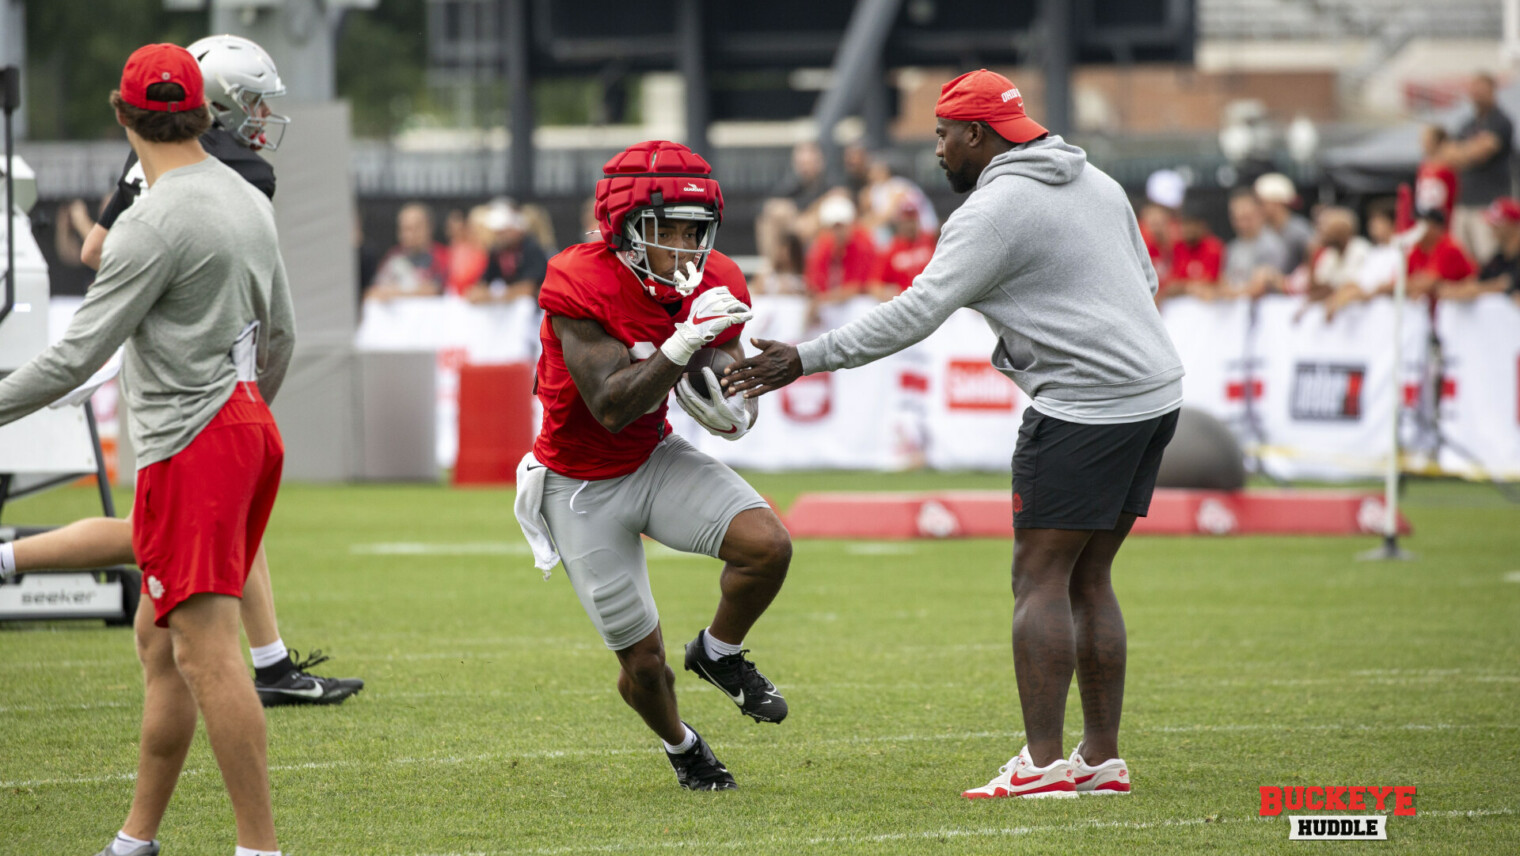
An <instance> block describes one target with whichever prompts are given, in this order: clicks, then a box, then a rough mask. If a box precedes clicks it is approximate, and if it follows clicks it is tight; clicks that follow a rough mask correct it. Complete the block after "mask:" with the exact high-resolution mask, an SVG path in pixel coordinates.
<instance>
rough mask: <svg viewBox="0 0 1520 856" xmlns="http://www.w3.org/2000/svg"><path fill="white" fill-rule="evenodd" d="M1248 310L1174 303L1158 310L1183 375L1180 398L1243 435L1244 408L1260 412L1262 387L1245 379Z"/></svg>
mask: <svg viewBox="0 0 1520 856" xmlns="http://www.w3.org/2000/svg"><path fill="white" fill-rule="evenodd" d="M1250 311H1251V305H1250V304H1249V303H1248V302H1246V301H1244V300H1229V301H1223V302H1212V301H1202V300H1194V299H1192V298H1176V299H1173V300H1168V301H1167V302H1166V303H1164V304H1162V312H1161V320H1162V322H1163V323H1164V324H1166V331H1167V332H1168V333H1170V334H1171V337H1172V345H1173V346H1174V347H1176V349H1177V354H1178V356H1180V357H1182V366H1183V369H1185V370H1186V372H1187V374H1186V375H1184V376H1183V378H1182V398H1183V401H1184V402H1186V404H1187V406H1188V407H1193V408H1197V409H1199V410H1202V411H1204V412H1205V413H1209V414H1212V415H1213V416H1215V417H1216V418H1218V419H1220V420H1221V421H1223V422H1224V423H1225V424H1226V425H1228V426H1230V428H1231V430H1233V431H1234V432H1235V434H1236V436H1239V437H1243V436H1245V435H1246V423H1247V415H1248V410H1247V408H1248V407H1257V406H1259V403H1260V399H1261V389H1262V385H1261V381H1260V379H1259V378H1257V379H1254V380H1248V378H1247V371H1246V369H1247V366H1248V362H1247V353H1246V331H1247V330H1249V329H1250V324H1251V318H1250Z"/></svg>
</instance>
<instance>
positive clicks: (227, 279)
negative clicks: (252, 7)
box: [0, 44, 295, 856]
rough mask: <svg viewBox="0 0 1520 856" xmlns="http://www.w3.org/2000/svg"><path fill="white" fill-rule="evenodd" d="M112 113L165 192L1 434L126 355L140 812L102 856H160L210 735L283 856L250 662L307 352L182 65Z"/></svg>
mask: <svg viewBox="0 0 1520 856" xmlns="http://www.w3.org/2000/svg"><path fill="white" fill-rule="evenodd" d="M111 103H112V105H113V106H114V107H115V108H116V120H117V122H118V123H119V124H121V125H122V126H123V127H125V128H126V130H127V139H128V140H129V141H130V142H131V144H132V149H133V150H134V151H135V152H136V153H137V156H138V158H139V160H140V162H141V164H142V167H143V174H144V177H145V180H146V182H147V184H148V185H149V186H150V187H152V188H153V192H152V193H151V194H150V195H149V196H148V197H147V198H146V199H144V200H142V201H139V202H138V203H137V204H136V205H133V206H132V207H131V208H130V209H128V210H127V212H126V213H124V214H122V215H121V218H120V219H118V220H117V221H116V225H115V227H114V228H112V229H111V231H110V235H109V236H108V237H107V238H106V240H105V244H104V246H103V249H102V257H101V258H102V262H101V266H100V275H99V277H97V278H96V280H95V284H94V285H93V286H92V287H91V288H90V291H89V294H87V295H86V296H85V300H84V303H83V304H82V305H81V306H80V307H79V311H78V312H77V313H76V314H75V315H74V318H73V320H72V321H71V322H70V323H69V328H68V330H67V332H66V333H65V334H64V336H63V338H62V339H61V340H60V341H59V342H58V343H57V344H55V345H53V346H52V347H50V348H48V349H47V350H46V351H44V352H42V353H41V354H40V355H38V356H37V357H36V358H34V359H32V360H31V361H30V362H28V363H27V364H26V365H24V366H22V367H21V368H20V369H18V370H16V371H15V372H14V373H12V374H11V375H9V376H7V377H6V378H5V379H4V380H0V424H4V423H7V422H10V421H13V420H15V419H19V418H21V417H23V416H25V415H27V414H28V413H31V412H33V411H35V410H37V409H39V408H41V407H44V406H46V405H47V404H48V403H50V402H52V401H55V400H57V399H58V398H60V397H62V396H64V395H66V394H67V393H69V392H70V391H71V390H73V389H75V388H76V387H77V386H79V385H80V384H81V383H83V382H84V381H85V380H86V379H87V378H88V377H89V376H90V375H91V374H92V373H93V372H94V371H95V370H97V369H98V368H100V366H101V365H103V364H104V363H105V362H106V360H107V359H108V358H109V357H110V356H111V354H112V353H113V352H114V351H115V350H116V349H117V348H118V347H120V346H121V345H122V344H125V345H126V357H125V359H124V361H123V369H122V378H123V387H124V389H125V391H126V395H127V398H128V400H129V401H130V402H131V405H132V406H131V409H130V411H129V418H128V430H129V432H130V435H131V438H132V445H133V447H134V448H135V449H136V450H137V465H138V471H137V497H136V502H135V503H134V506H133V515H132V527H133V528H132V543H133V547H134V551H135V552H136V554H137V559H138V564H139V565H140V566H141V568H142V571H143V588H144V591H143V594H144V597H143V598H142V600H141V602H140V604H139V606H138V611H137V615H136V619H135V629H136V636H137V653H138V658H139V659H140V660H141V661H142V666H143V676H144V681H143V683H144V692H143V725H142V734H143V739H142V742H141V745H140V746H139V752H140V758H139V763H138V777H137V781H136V784H135V788H136V793H135V795H134V799H133V806H132V812H131V814H130V815H129V816H128V817H127V822H126V824H125V825H124V826H123V827H122V830H121V832H120V833H118V835H117V838H116V840H115V841H114V842H112V843H111V844H110V845H108V846H107V847H106V849H105V850H104V851H102V852H103V853H105V854H108V855H109V856H154V854H157V853H158V852H159V846H158V843H157V842H156V841H155V840H154V838H155V837H156V835H157V833H158V828H159V823H160V821H161V820H162V819H163V813H164V809H165V808H166V807H167V805H168V801H169V797H170V795H171V794H172V793H173V791H174V786H175V783H176V782H177V781H178V778H179V774H180V770H181V768H182V767H183V765H184V762H185V756H186V753H188V752H189V750H190V744H191V741H192V739H193V738H194V736H195V723H196V719H197V715H199V716H200V717H203V718H204V719H205V721H206V733H207V735H208V737H209V738H210V743H211V750H212V753H213V754H214V755H215V756H216V761H217V765H218V767H220V769H221V773H222V779H223V782H224V783H225V784H226V786H227V792H228V795H229V796H230V797H231V802H232V809H233V813H234V815H235V816H236V819H237V830H238V833H237V836H238V840H237V845H238V847H239V849H240V850H243V849H246V850H251V851H256V852H261V853H272V854H278V852H279V845H278V843H277V842H276V840H275V831H274V812H273V808H272V806H271V802H270V795H269V772H268V765H267V762H266V745H265V736H264V735H265V731H264V728H265V726H264V712H263V708H262V707H261V706H260V704H259V699H258V696H257V695H256V694H255V692H254V688H253V684H252V682H251V681H249V679H248V675H247V673H246V672H245V671H244V668H243V658H242V655H241V652H240V646H239V642H238V629H239V621H238V604H239V599H240V597H241V595H242V592H243V586H244V583H245V582H246V580H247V577H248V571H249V566H250V564H251V563H252V560H253V555H254V553H255V551H256V550H257V549H258V546H259V543H260V541H261V539H262V538H263V532H264V527H265V525H266V524H267V523H268V520H269V513H270V510H271V509H272V507H273V504H274V500H275V495H276V494H277V493H278V490H279V480H280V467H281V464H282V462H283V459H284V446H283V442H282V441H281V439H280V436H279V431H278V429H277V428H276V427H275V424H274V419H273V417H272V416H271V415H270V413H269V408H268V405H267V404H266V401H272V400H273V399H274V396H275V394H276V393H277V392H278V391H279V388H280V385H281V383H282V382H283V380H284V377H285V371H286V369H287V367H288V366H289V364H290V357H291V353H292V351H293V350H294V342H295V325H294V315H293V311H292V305H291V299H290V289H289V286H288V284H287V283H286V279H285V266H284V262H283V261H282V260H281V258H280V249H279V242H278V240H277V238H276V234H275V224H274V208H273V206H271V205H270V203H269V200H268V199H267V198H266V197H265V196H264V194H262V193H260V192H259V191H258V190H256V189H255V188H254V187H253V186H252V185H250V184H249V183H248V182H246V181H244V180H243V178H242V177H241V176H239V175H238V174H237V173H236V172H234V171H233V170H232V169H231V168H229V167H228V166H226V165H225V164H223V163H222V162H220V161H218V160H217V159H215V158H213V157H210V156H209V155H207V154H206V151H205V149H203V148H202V147H201V144H200V142H199V138H200V136H201V135H202V134H203V133H205V132H206V130H207V128H209V127H210V126H211V114H210V112H209V111H208V110H207V108H206V98H205V92H204V84H203V81H202V76H201V71H200V69H199V67H197V65H196V61H195V59H194V57H192V56H191V55H190V53H189V52H188V51H186V50H185V49H184V48H181V47H177V46H175V45H167V44H160V45H148V46H147V47H144V48H141V49H139V50H138V51H136V52H134V53H133V54H132V56H131V58H130V59H128V60H127V64H126V68H125V69H124V71H123V73H122V78H121V86H120V89H119V90H117V91H115V92H113V93H112V94H111Z"/></svg>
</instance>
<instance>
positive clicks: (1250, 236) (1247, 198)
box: [1224, 190, 1288, 297]
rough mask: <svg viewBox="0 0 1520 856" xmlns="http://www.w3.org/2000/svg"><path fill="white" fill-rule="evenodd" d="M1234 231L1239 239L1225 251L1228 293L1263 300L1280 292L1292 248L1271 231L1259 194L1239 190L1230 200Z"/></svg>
mask: <svg viewBox="0 0 1520 856" xmlns="http://www.w3.org/2000/svg"><path fill="white" fill-rule="evenodd" d="M1230 228H1231V229H1234V230H1235V238H1234V240H1232V241H1230V242H1229V243H1228V244H1226V245H1225V248H1224V281H1225V292H1226V293H1227V294H1230V295H1233V296H1236V297H1260V296H1262V295H1263V294H1266V293H1267V292H1268V291H1272V290H1274V289H1276V288H1277V287H1278V286H1279V285H1280V284H1281V283H1282V273H1283V270H1284V269H1285V268H1286V267H1287V264H1288V245H1287V244H1285V243H1283V239H1282V237H1281V236H1279V235H1278V234H1277V233H1276V232H1274V231H1272V230H1271V229H1269V228H1267V220H1266V215H1265V214H1264V213H1263V212H1262V209H1261V201H1260V200H1259V199H1257V198H1256V194H1255V193H1253V192H1251V191H1250V190H1237V191H1235V193H1234V195H1232V196H1231V197H1230Z"/></svg>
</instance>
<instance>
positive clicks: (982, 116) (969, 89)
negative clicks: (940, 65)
mask: <svg viewBox="0 0 1520 856" xmlns="http://www.w3.org/2000/svg"><path fill="white" fill-rule="evenodd" d="M934 115H936V116H939V117H941V118H944V119H957V120H959V121H962V122H986V123H987V124H989V125H991V126H992V130H994V131H997V132H998V135H999V136H1001V137H1002V138H1003V139H1005V140H1007V141H1008V142H1010V143H1027V142H1029V141H1030V140H1032V139H1034V138H1035V137H1038V136H1040V135H1041V134H1045V133H1048V132H1047V131H1046V130H1045V128H1044V127H1043V126H1042V125H1040V123H1039V122H1036V121H1035V120H1033V119H1031V118H1029V117H1028V116H1027V115H1025V114H1024V96H1022V95H1020V94H1019V88H1018V87H1017V86H1014V85H1013V81H1011V80H1009V79H1008V78H1006V77H1004V76H1002V75H1001V74H998V73H997V72H993V71H988V70H987V69H985V68H982V69H977V70H976V71H968V72H966V73H965V74H963V75H961V76H960V77H957V78H956V79H954V80H952V81H950V82H949V83H947V84H945V85H944V86H943V87H941V88H940V91H939V103H938V104H935V105H934Z"/></svg>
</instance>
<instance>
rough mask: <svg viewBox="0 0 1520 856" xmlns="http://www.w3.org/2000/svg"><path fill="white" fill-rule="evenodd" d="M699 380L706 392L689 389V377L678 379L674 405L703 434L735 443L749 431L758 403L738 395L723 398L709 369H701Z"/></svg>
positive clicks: (715, 377)
mask: <svg viewBox="0 0 1520 856" xmlns="http://www.w3.org/2000/svg"><path fill="white" fill-rule="evenodd" d="M702 379H703V380H704V381H706V386H707V389H706V390H704V391H703V392H697V390H696V388H695V387H694V386H692V383H691V374H690V373H687V374H685V375H682V376H681V379H680V380H679V381H678V382H677V383H676V403H678V404H680V405H681V409H682V410H684V411H686V412H687V413H689V414H691V418H693V419H695V420H697V424H698V425H701V426H702V427H703V428H706V429H707V433H709V434H712V435H713V436H716V437H722V438H723V439H725V440H737V439H739V438H740V437H743V436H744V435H745V434H746V433H748V432H749V426H750V425H751V424H753V423H754V421H755V413H756V412H757V410H756V408H757V405H758V402H756V401H754V400H753V399H748V398H745V397H744V395H743V394H742V393H740V394H736V395H730V396H727V397H725V396H724V395H723V387H722V386H721V385H720V384H719V383H718V376H717V375H716V374H714V373H713V370H712V369H710V368H705V367H704V368H703V369H702Z"/></svg>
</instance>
